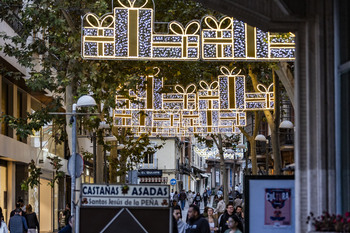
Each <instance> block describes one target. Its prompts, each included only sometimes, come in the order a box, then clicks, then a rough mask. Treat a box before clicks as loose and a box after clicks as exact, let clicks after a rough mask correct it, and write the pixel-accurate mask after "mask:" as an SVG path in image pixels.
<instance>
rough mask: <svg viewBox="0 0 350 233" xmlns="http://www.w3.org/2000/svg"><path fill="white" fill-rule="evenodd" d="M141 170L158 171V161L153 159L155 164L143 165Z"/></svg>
mask: <svg viewBox="0 0 350 233" xmlns="http://www.w3.org/2000/svg"><path fill="white" fill-rule="evenodd" d="M140 168H141V169H158V159H153V163H141V164H140Z"/></svg>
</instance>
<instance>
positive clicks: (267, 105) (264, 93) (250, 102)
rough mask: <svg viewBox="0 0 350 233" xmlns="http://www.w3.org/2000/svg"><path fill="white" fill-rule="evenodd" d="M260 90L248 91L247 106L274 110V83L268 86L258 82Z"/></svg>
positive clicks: (248, 107)
mask: <svg viewBox="0 0 350 233" xmlns="http://www.w3.org/2000/svg"><path fill="white" fill-rule="evenodd" d="M257 88H258V90H259V92H253V93H246V108H247V109H255V110H265V109H268V110H273V107H274V101H275V98H274V95H273V84H271V85H270V86H269V87H268V88H266V87H265V86H264V85H261V84H258V86H257Z"/></svg>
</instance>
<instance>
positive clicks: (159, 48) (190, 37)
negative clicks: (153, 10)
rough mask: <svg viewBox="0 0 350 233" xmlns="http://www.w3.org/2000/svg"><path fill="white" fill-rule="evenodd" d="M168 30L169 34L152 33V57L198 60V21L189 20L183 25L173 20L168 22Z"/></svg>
mask: <svg viewBox="0 0 350 233" xmlns="http://www.w3.org/2000/svg"><path fill="white" fill-rule="evenodd" d="M169 30H170V32H171V34H154V35H153V37H152V42H153V43H152V47H153V57H154V58H159V59H162V58H172V59H187V60H198V59H199V35H198V32H199V30H200V23H199V22H198V21H191V22H189V23H188V24H187V25H186V27H184V26H182V24H180V23H179V22H176V21H173V22H171V23H170V24H169Z"/></svg>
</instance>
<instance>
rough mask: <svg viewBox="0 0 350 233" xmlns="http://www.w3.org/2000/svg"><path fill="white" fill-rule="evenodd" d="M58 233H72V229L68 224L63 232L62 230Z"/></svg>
mask: <svg viewBox="0 0 350 233" xmlns="http://www.w3.org/2000/svg"><path fill="white" fill-rule="evenodd" d="M58 233H72V227H71V226H70V225H69V224H68V225H67V226H65V227H64V228H63V229H62V230H60V231H59V232H58Z"/></svg>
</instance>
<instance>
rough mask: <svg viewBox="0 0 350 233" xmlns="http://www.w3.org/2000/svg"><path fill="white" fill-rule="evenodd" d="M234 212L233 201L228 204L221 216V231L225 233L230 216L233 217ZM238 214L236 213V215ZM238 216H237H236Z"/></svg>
mask: <svg viewBox="0 0 350 233" xmlns="http://www.w3.org/2000/svg"><path fill="white" fill-rule="evenodd" d="M233 215H235V214H234V208H233V203H231V202H230V203H228V204H227V205H226V211H225V213H223V214H222V215H221V216H220V217H219V219H220V220H219V227H220V232H221V233H224V232H225V231H226V230H227V229H228V218H229V217H232V216H233ZM235 216H236V215H235ZM236 217H237V216H236Z"/></svg>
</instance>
